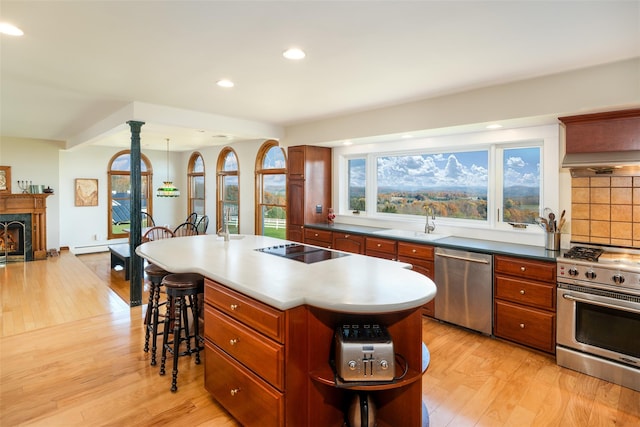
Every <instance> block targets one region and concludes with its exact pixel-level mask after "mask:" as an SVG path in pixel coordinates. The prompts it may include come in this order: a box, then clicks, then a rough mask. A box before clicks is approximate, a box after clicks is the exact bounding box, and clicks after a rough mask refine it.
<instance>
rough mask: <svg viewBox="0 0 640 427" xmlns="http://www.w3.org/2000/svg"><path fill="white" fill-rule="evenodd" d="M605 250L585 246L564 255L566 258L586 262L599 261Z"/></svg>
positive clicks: (575, 247)
mask: <svg viewBox="0 0 640 427" xmlns="http://www.w3.org/2000/svg"><path fill="white" fill-rule="evenodd" d="M603 252H604V250H602V249H600V248H587V247H584V246H574V247H572V248H571V249H569V250H568V251H567V252H565V253H564V257H565V258H571V259H581V260H585V261H593V262H595V261H598V257H599V256H600V255H602V253H603Z"/></svg>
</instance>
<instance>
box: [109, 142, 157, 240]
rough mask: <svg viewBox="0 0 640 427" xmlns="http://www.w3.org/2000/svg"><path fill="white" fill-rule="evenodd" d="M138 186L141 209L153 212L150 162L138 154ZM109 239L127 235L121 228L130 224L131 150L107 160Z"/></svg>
mask: <svg viewBox="0 0 640 427" xmlns="http://www.w3.org/2000/svg"><path fill="white" fill-rule="evenodd" d="M140 171H141V172H140V175H141V177H140V187H141V192H142V195H141V197H140V198H141V204H142V211H143V212H147V213H148V214H149V215H152V214H153V209H152V204H151V202H152V197H151V195H152V194H153V190H152V189H151V185H152V183H153V170H152V169H151V162H149V159H148V158H147V157H146V156H145V155H144V154H140ZM107 174H108V176H109V201H108V203H109V204H108V206H109V215H108V217H109V226H108V230H109V236H108V237H109V239H115V238H119V237H128V236H129V234H127V233H125V232H124V231H123V230H124V229H126V228H129V227H130V226H131V210H130V208H129V207H130V202H131V151H130V150H123V151H120V152H118V153H116V154H115V155H114V156H113V157H112V158H111V160H110V161H109V168H108V173H107Z"/></svg>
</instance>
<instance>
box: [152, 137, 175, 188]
mask: <svg viewBox="0 0 640 427" xmlns="http://www.w3.org/2000/svg"><path fill="white" fill-rule="evenodd" d="M166 177H167V180H166V181H164V183H163V185H162V186H160V187H159V188H158V189H157V190H156V196H158V197H178V196H180V190H178V189H177V188H176V187H175V186H174V185H173V182H171V180H170V179H169V138H167V175H166Z"/></svg>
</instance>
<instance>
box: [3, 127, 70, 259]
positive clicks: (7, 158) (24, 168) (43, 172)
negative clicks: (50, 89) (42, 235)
mask: <svg viewBox="0 0 640 427" xmlns="http://www.w3.org/2000/svg"><path fill="white" fill-rule="evenodd" d="M61 148H62V143H60V142H55V141H46V140H41V139H24V138H1V139H0V165H3V166H11V187H12V188H11V192H12V193H21V190H20V188H19V187H18V183H17V181H18V180H27V181H32V182H33V184H34V185H44V186H50V187H51V188H53V189H54V191H55V193H54V194H53V195H51V196H49V197H47V248H58V247H59V246H60V225H61V220H60V218H61V214H60V193H59V191H58V190H59V185H58V176H59V174H60V165H59V162H58V157H59V155H58V153H59V150H60V149H61Z"/></svg>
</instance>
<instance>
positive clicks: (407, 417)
mask: <svg viewBox="0 0 640 427" xmlns="http://www.w3.org/2000/svg"><path fill="white" fill-rule="evenodd" d="M233 237H235V238H232V239H231V240H230V241H226V242H225V241H223V240H222V239H221V238H219V237H218V236H215V235H203V236H191V237H179V238H173V239H165V240H158V241H153V242H147V243H144V244H142V245H140V246H139V247H138V248H137V249H136V252H137V253H138V255H140V256H141V257H143V258H145V259H147V260H148V261H149V262H152V263H154V264H156V265H158V266H160V267H162V268H164V269H166V270H167V271H171V272H174V273H181V272H194V273H200V274H202V275H203V276H205V278H206V280H205V296H204V298H205V313H204V324H205V333H204V335H205V380H204V382H205V388H206V389H207V391H209V393H211V395H212V396H213V397H214V398H215V399H216V400H217V401H218V402H219V403H220V404H221V405H223V406H224V407H225V409H227V410H228V411H229V412H230V413H231V414H232V415H233V416H234V417H235V418H236V419H237V420H238V421H240V423H242V424H243V425H261V426H266V425H274V426H312V425H323V426H342V425H343V422H344V419H345V411H346V410H347V406H348V403H349V402H350V400H351V397H352V395H353V394H354V393H359V392H361V391H362V390H368V391H369V392H370V393H371V396H372V399H373V401H374V403H375V405H376V408H377V422H378V425H379V426H391V425H403V426H420V425H422V398H421V396H422V372H423V371H422V323H421V307H422V306H423V305H424V304H425V303H426V302H428V301H430V300H431V299H433V297H434V296H435V293H436V287H435V285H434V283H433V282H432V281H431V280H430V279H428V278H427V277H425V276H424V275H422V274H419V273H416V272H414V271H412V270H411V266H410V265H409V264H404V263H399V262H395V261H388V260H384V259H378V258H373V257H366V256H363V255H356V254H345V253H338V252H335V251H326V250H325V249H321V248H318V247H312V246H308V245H299V244H297V243H294V242H289V241H285V240H279V239H274V238H270V237H265V236H249V235H247V236H233ZM265 248H269V249H272V248H273V250H271V251H266V250H265ZM317 250H322V251H326V253H324V252H323V253H320V252H317ZM296 251H304V252H305V255H309V256H298V254H296V253H295V252H296ZM269 252H271V253H269ZM325 255H326V256H325ZM344 324H378V325H384V326H385V327H386V328H387V330H388V332H389V334H390V335H391V337H392V338H393V345H394V352H395V353H396V354H397V355H400V356H401V359H403V360H406V364H407V369H406V374H405V375H404V376H401V378H398V379H394V380H393V381H388V382H386V383H375V384H373V383H372V385H370V386H369V385H367V384H365V385H362V383H357V384H358V386H354V387H350V386H349V384H348V383H347V384H346V386H345V384H344V383H343V384H341V385H340V386H338V385H337V384H336V380H335V374H334V371H333V369H332V367H331V363H330V361H331V359H332V356H333V353H334V333H335V330H336V328H337V327H339V326H341V325H344ZM396 370H397V371H401V369H400V368H399V367H396Z"/></svg>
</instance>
